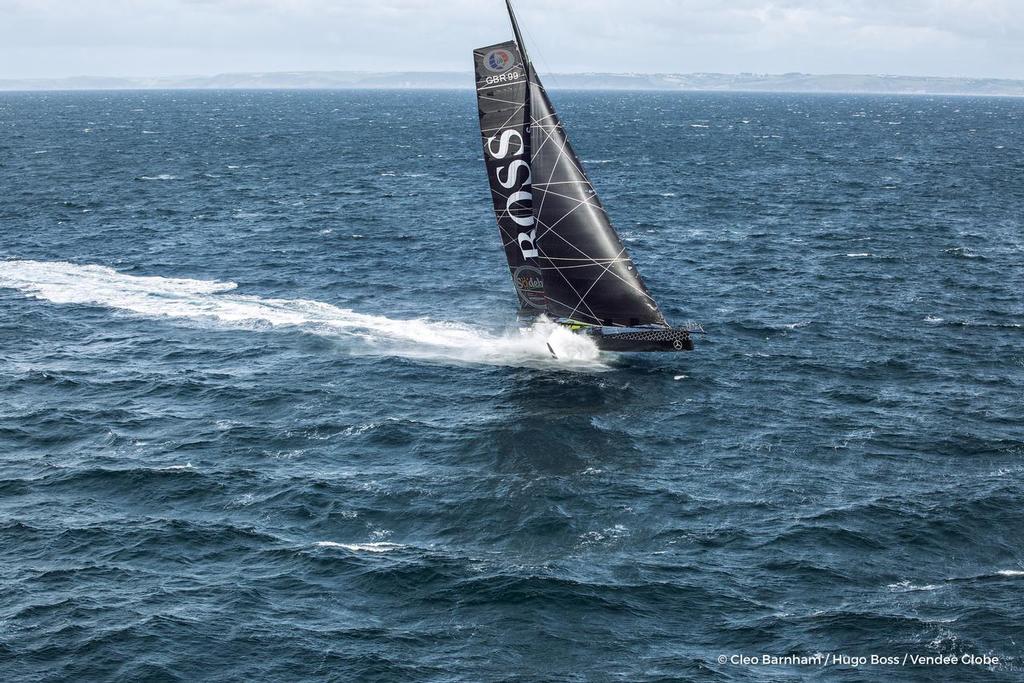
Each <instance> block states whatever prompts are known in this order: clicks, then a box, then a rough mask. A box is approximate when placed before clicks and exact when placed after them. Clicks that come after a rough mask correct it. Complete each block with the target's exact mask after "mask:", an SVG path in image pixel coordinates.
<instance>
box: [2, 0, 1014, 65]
mask: <svg viewBox="0 0 1024 683" xmlns="http://www.w3.org/2000/svg"><path fill="white" fill-rule="evenodd" d="M1019 5H1020V2H1019V0H897V1H893V0H885V1H883V0H814V1H811V0H559V1H558V2H552V1H551V0H519V2H518V3H517V7H518V11H519V14H520V18H521V20H522V22H523V24H524V28H525V29H526V31H527V41H528V43H529V45H530V47H531V50H532V51H533V53H534V55H535V56H537V57H540V58H542V59H540V60H539V61H540V62H541V65H542V66H543V65H544V64H547V66H548V67H549V68H550V69H551V70H556V71H580V70H587V71H649V72H688V71H721V72H740V71H757V72H785V71H806V72H815V73H823V72H847V73H849V72H859V73H863V72H870V73H906V74H911V75H975V76H1002V77H1018V78H1024V12H1021V11H1020V9H1019ZM0 16H3V17H4V20H3V22H0V77H18V76H63V75H71V74H80V73H90V74H95V75H161V74H162V75H168V74H180V73H205V74H209V73H217V72H223V71H272V70H307V69H308V70H322V69H323V70H326V69H362V70H372V69H378V70H390V69H395V70H455V69H458V70H463V69H466V68H467V64H468V58H467V54H468V52H469V50H471V49H472V48H474V47H478V46H479V45H483V44H486V43H488V42H494V41H498V40H504V39H506V38H507V37H509V30H508V28H507V21H506V19H505V17H504V6H503V3H502V2H501V1H500V0H377V1H374V2H366V1H365V0H361V1H359V2H356V1H354V0H90V1H89V2H81V1H80V0H0Z"/></svg>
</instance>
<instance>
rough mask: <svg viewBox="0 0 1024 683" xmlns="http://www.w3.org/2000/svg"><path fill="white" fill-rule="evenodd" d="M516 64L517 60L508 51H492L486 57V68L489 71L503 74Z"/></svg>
mask: <svg viewBox="0 0 1024 683" xmlns="http://www.w3.org/2000/svg"><path fill="white" fill-rule="evenodd" d="M515 63H516V58H515V57H513V56H512V53H511V52H509V51H508V50H501V49H499V50H491V51H490V52H488V53H487V54H486V55H484V66H485V67H487V70H488V71H493V72H494V73H496V74H497V73H501V72H503V71H508V69H509V67H511V66H512V65H513V64H515Z"/></svg>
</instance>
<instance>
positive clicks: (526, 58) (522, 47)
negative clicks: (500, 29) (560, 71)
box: [505, 0, 533, 71]
mask: <svg viewBox="0 0 1024 683" xmlns="http://www.w3.org/2000/svg"><path fill="white" fill-rule="evenodd" d="M505 6H506V7H508V18H509V19H511V20H512V32H513V33H514V34H515V36H516V44H517V45H519V54H520V55H522V57H523V64H525V65H526V69H527V71H531V70H532V69H533V63H532V62H531V61H530V55H528V54H526V43H524V42H523V34H522V33H520V32H519V22H518V21H516V11H515V10H514V9H512V0H505Z"/></svg>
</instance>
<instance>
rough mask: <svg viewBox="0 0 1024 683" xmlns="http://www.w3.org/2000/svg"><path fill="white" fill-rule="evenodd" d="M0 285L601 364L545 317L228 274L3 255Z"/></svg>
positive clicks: (394, 347)
mask: <svg viewBox="0 0 1024 683" xmlns="http://www.w3.org/2000/svg"><path fill="white" fill-rule="evenodd" d="M0 287H3V288H8V289H15V290H18V291H20V292H23V293H25V294H27V295H29V296H32V297H35V298H37V299H42V300H46V301H50V302H53V303H57V304H92V305H96V306H105V307H108V308H112V309H116V310H122V311H130V312H132V313H135V314H138V315H141V316H145V317H151V318H172V319H178V320H187V321H193V322H199V323H205V324H212V325H218V326H224V327H233V328H248V329H256V330H264V329H266V328H267V327H268V326H269V327H293V328H294V327H297V328H301V329H303V330H305V331H308V332H311V333H314V334H320V335H324V336H329V337H335V338H339V339H345V340H348V341H352V342H357V344H356V345H355V347H354V348H352V349H351V351H352V352H354V353H364V354H382V355H393V356H402V357H408V358H418V359H423V360H433V361H443V362H465V363H485V364H492V365H516V366H522V365H527V366H529V365H551V364H557V365H560V366H569V367H574V368H580V369H602V368H604V367H606V366H604V365H603V364H602V363H601V362H600V361H599V353H598V350H597V347H596V346H595V345H594V343H593V342H592V341H591V340H589V339H586V338H584V337H581V336H579V335H576V334H573V333H572V332H569V331H568V330H566V329H565V328H563V327H561V326H559V325H555V324H553V323H550V322H545V321H541V322H538V323H536V324H535V325H533V326H532V327H530V328H527V329H523V330H514V331H511V332H508V333H505V334H499V333H493V332H489V331H486V330H483V329H480V328H478V327H474V326H470V325H466V324H463V323H455V322H444V321H432V320H427V319H422V318H420V319H415V320H393V319H391V318H386V317H384V316H377V315H366V314H362V313H356V312H354V311H351V310H349V309H345V308H338V307H337V306H332V305H331V304H327V303H322V302H319V301H310V300H304V299H265V298H261V297H257V296H246V295H241V294H235V293H233V292H232V290H235V289H236V288H237V285H236V284H235V283H233V282H217V281H212V280H191V279H184V278H164V277H140V276H136V275H127V274H125V273H120V272H118V271H116V270H113V269H112V268H107V267H104V266H94V265H77V264H73V263H64V262H49V261H0ZM548 345H550V346H551V349H553V350H554V351H555V353H556V355H557V359H556V358H553V357H552V354H551V351H550V350H549V349H548Z"/></svg>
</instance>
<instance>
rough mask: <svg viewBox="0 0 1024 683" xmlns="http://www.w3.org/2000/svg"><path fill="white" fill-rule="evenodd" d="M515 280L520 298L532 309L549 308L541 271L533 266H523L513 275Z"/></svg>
mask: <svg viewBox="0 0 1024 683" xmlns="http://www.w3.org/2000/svg"><path fill="white" fill-rule="evenodd" d="M512 279H513V280H515V283H516V289H517V290H519V296H520V297H522V299H523V302H525V303H526V304H527V305H528V306H530V307H531V308H539V309H542V310H543V309H544V308H546V307H547V299H546V298H544V279H543V278H542V277H541V274H540V270H538V269H537V268H534V267H533V266H521V267H520V268H517V269H516V271H515V273H513V274H512Z"/></svg>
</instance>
